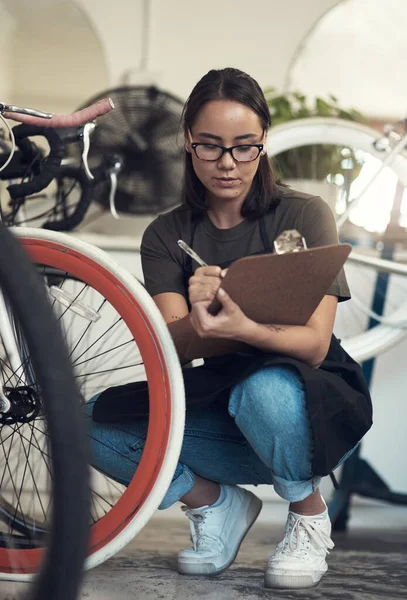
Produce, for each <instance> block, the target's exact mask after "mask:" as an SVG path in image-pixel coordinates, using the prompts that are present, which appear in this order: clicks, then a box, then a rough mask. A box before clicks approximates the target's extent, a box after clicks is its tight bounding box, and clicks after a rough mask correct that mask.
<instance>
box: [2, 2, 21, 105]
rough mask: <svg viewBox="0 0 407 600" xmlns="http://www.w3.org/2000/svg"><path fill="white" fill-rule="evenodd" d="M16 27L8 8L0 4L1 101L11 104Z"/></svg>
mask: <svg viewBox="0 0 407 600" xmlns="http://www.w3.org/2000/svg"><path fill="white" fill-rule="evenodd" d="M16 25H17V24H16V21H15V19H14V18H13V17H12V15H11V14H10V12H9V11H8V10H7V8H6V7H5V6H3V5H2V4H0V56H1V60H0V82H1V83H0V90H1V96H0V100H1V101H2V102H4V103H8V102H9V98H10V94H11V90H12V88H13V71H12V54H11V40H12V36H13V33H14V31H15V28H16Z"/></svg>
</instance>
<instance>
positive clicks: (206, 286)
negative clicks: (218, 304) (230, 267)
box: [188, 266, 224, 306]
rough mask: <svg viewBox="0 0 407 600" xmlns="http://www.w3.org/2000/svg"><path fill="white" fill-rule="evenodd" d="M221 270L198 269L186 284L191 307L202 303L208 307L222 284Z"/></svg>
mask: <svg viewBox="0 0 407 600" xmlns="http://www.w3.org/2000/svg"><path fill="white" fill-rule="evenodd" d="M222 273H224V272H223V271H222V269H221V268H220V267H216V266H209V267H199V268H198V269H197V270H196V271H195V273H194V274H193V275H192V277H190V279H189V282H188V296H189V302H190V303H191V306H194V305H195V304H197V303H203V305H204V306H209V305H210V303H211V302H212V300H213V299H214V297H215V296H216V292H217V291H218V289H219V286H220V284H221V283H222V277H223V275H222Z"/></svg>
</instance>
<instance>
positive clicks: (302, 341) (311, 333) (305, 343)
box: [238, 319, 328, 368]
mask: <svg viewBox="0 0 407 600" xmlns="http://www.w3.org/2000/svg"><path fill="white" fill-rule="evenodd" d="M238 339H239V341H241V342H245V343H246V344H250V345H251V346H255V347H256V348H259V349H260V350H264V351H265V352H277V353H279V354H285V355H287V356H291V357H292V358H297V359H298V360H302V361H304V362H306V363H308V364H309V365H310V366H311V367H315V368H317V367H319V365H320V364H321V363H322V361H323V360H324V358H325V356H326V353H327V351H328V348H327V347H326V345H325V344H324V341H323V340H322V338H321V336H320V334H319V332H318V331H317V330H316V329H313V328H312V327H309V326H296V325H261V324H259V323H255V322H254V321H252V320H251V319H247V320H245V322H244V324H243V326H242V329H241V332H240V333H239V338H238Z"/></svg>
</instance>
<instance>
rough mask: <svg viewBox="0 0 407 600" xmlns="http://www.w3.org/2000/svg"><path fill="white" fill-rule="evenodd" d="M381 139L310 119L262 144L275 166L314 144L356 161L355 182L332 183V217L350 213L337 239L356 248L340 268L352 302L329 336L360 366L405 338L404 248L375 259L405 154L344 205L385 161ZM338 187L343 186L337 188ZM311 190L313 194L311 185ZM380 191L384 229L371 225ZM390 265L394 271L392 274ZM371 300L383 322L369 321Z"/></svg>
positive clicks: (406, 163)
mask: <svg viewBox="0 0 407 600" xmlns="http://www.w3.org/2000/svg"><path fill="white" fill-rule="evenodd" d="M381 139H382V138H381V136H380V134H379V133H378V132H376V131H374V130H373V129H370V128H369V127H365V126H364V125H360V124H357V123H352V122H349V121H344V120H341V119H329V118H327V119H323V118H311V119H300V120H296V121H292V122H290V123H287V124H283V125H279V126H277V127H272V128H271V129H270V130H269V133H268V140H267V146H268V152H269V155H270V156H272V157H273V160H275V162H276V164H277V165H278V161H279V156H281V154H282V153H283V152H286V151H288V150H293V149H303V147H305V146H313V148H314V150H317V149H318V146H319V145H320V146H323V147H325V148H326V146H327V145H331V146H333V147H334V146H336V147H337V152H339V153H341V154H343V156H344V161H347V160H349V157H350V156H351V157H353V159H354V160H357V161H358V169H356V175H357V176H356V178H355V179H353V180H352V179H351V180H347V181H339V182H336V188H337V191H336V200H335V202H334V206H333V209H334V212H335V213H336V216H337V218H340V217H341V214H343V213H344V211H345V210H347V209H350V210H349V213H348V220H347V221H346V222H345V223H344V224H343V226H342V227H341V228H340V229H339V237H340V239H342V240H344V241H350V242H351V243H352V244H353V245H354V247H355V250H353V251H352V254H351V255H350V259H349V260H348V262H347V263H346V265H345V272H346V275H347V278H348V281H349V283H350V287H351V290H352V294H353V299H352V300H351V301H350V302H345V303H343V304H340V305H339V306H338V311H337V319H336V321H335V329H334V331H335V333H336V335H337V336H338V337H339V338H340V339H341V340H342V344H343V346H344V347H345V349H346V350H347V351H348V352H349V353H350V354H351V355H352V356H353V357H354V358H355V359H356V360H359V361H362V360H367V359H369V358H372V357H374V356H377V355H378V354H380V353H382V352H384V351H385V350H387V349H388V348H390V347H392V346H394V345H395V344H396V343H398V342H400V341H401V340H402V339H404V338H405V336H406V335H407V329H405V327H406V322H407V302H406V301H405V298H406V291H407V279H406V276H405V272H404V271H405V270H403V269H402V268H400V269H397V267H398V265H397V263H403V262H405V256H406V250H405V246H404V247H403V245H402V244H398V245H397V247H396V248H395V252H394V256H393V260H392V261H387V262H384V263H383V262H381V261H377V260H376V259H377V258H380V256H381V254H382V249H383V243H382V242H381V241H380V240H381V230H383V229H384V227H385V225H386V219H387V220H388V219H389V218H390V212H391V206H392V202H393V197H394V192H395V189H396V186H397V184H399V185H400V186H402V188H403V189H404V188H405V187H406V186H407V155H406V154H405V153H400V154H398V155H397V156H396V157H395V158H394V160H393V161H392V163H391V164H390V165H389V166H388V167H386V168H385V169H384V170H383V171H382V172H381V174H380V175H379V177H378V178H377V179H376V180H375V182H374V183H373V184H372V187H371V188H370V190H369V191H368V192H366V194H364V195H363V196H362V198H361V200H360V202H359V203H358V204H357V205H356V206H355V207H354V208H352V207H351V205H350V203H349V199H351V198H352V197H353V196H355V195H357V194H358V193H359V192H361V191H363V189H364V187H365V184H366V182H367V181H369V178H372V177H373V175H374V174H375V172H376V171H377V170H378V169H379V168H380V166H381V165H382V163H383V161H384V160H385V159H386V157H387V155H388V153H389V149H388V148H386V147H385V146H383V144H380V140H381ZM336 155H337V154H336ZM316 156H318V154H316ZM345 166H346V165H345ZM349 172H351V170H349ZM293 183H294V182H293ZM340 184H344V186H343V187H341V185H340ZM312 186H313V184H312V182H310V184H309V188H310V190H312V189H313V187H312ZM314 187H315V189H317V187H316V184H314ZM383 190H384V191H386V190H388V191H389V193H388V194H387V196H388V197H389V198H388V203H387V206H386V207H385V210H384V213H383V215H384V217H383V218H385V222H384V225H380V223H379V225H377V222H376V220H375V221H374V222H373V221H371V219H372V217H375V218H376V215H375V210H373V209H372V208H370V206H371V203H372V201H374V200H375V198H376V196H375V195H377V194H380V195H381V197H382V198H386V193H384V192H383ZM315 193H318V191H316V192H315ZM372 199H373V200H372ZM374 206H375V205H373V207H374ZM383 215H382V216H383ZM369 220H370V221H369ZM380 222H381V221H380ZM375 228H376V231H374V229H375ZM406 239H407V238H406ZM361 255H362V258H363V256H366V257H367V258H371V259H372V260H371V261H370V263H369V264H366V263H363V265H362V264H361V262H362V261H359V260H358V258H359V256H361ZM395 263H396V264H395ZM393 266H395V267H396V268H395V269H393ZM384 273H389V274H390V278H389V280H388V281H387V283H386V284H385V285H384V286H381V287H377V285H376V283H377V278H378V277H380V278H381V279H382V281H384V277H387V275H384ZM380 294H382V295H383V296H384V295H385V298H384V297H380ZM374 301H376V302H377V301H378V302H379V304H382V309H383V311H384V312H383V315H384V317H383V318H382V317H381V316H380V315H377V314H376V313H377V311H376V313H375V314H376V317H377V318H376V319H374V318H373V316H374V315H372V313H371V312H370V308H369V307H371V306H374V304H373V303H374ZM368 327H369V328H370V329H368Z"/></svg>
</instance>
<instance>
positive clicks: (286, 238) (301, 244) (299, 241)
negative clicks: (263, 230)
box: [274, 229, 307, 254]
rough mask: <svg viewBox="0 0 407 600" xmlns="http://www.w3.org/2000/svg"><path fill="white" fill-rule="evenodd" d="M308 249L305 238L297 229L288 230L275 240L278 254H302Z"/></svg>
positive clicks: (275, 248)
mask: <svg viewBox="0 0 407 600" xmlns="http://www.w3.org/2000/svg"><path fill="white" fill-rule="evenodd" d="M306 249H307V242H306V241H305V238H304V237H302V235H301V234H300V233H299V232H298V231H297V230H296V229H286V230H285V231H283V233H280V235H279V236H278V237H277V238H276V239H275V240H274V250H275V251H276V254H286V253H287V252H301V250H306Z"/></svg>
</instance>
